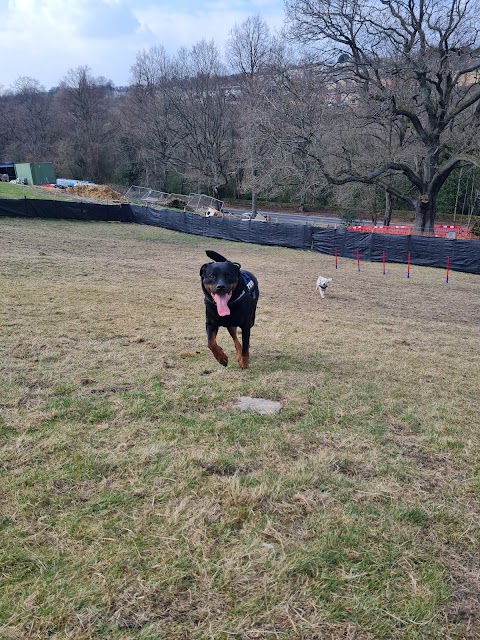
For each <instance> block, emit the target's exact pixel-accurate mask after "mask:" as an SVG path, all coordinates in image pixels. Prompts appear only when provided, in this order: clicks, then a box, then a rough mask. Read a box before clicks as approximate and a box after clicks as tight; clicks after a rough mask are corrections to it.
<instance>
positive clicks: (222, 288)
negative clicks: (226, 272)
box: [216, 284, 227, 292]
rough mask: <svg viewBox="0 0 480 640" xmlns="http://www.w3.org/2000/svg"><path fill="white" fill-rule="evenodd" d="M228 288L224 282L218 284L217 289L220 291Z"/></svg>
mask: <svg viewBox="0 0 480 640" xmlns="http://www.w3.org/2000/svg"><path fill="white" fill-rule="evenodd" d="M226 288H227V287H226V286H225V285H224V284H217V286H216V290H217V291H218V292H220V291H225V289H226Z"/></svg>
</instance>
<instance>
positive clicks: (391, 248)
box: [0, 199, 480, 274]
mask: <svg viewBox="0 0 480 640" xmlns="http://www.w3.org/2000/svg"><path fill="white" fill-rule="evenodd" d="M0 216H24V217H39V218H63V219H70V220H103V221H118V222H136V223H139V224H147V225H153V226H157V227H163V228H164V229H171V230H172V231H179V232H181V233H191V234H195V235H199V236H205V237H208V238H218V239H222V240H232V241H234V242H250V243H255V244H264V245H271V246H278V247H289V248H293V249H304V250H312V251H318V252H319V253H324V254H328V255H332V256H333V255H334V254H335V253H337V255H338V256H339V257H344V258H351V259H355V258H356V257H357V251H358V256H359V257H360V259H361V260H367V261H373V262H381V261H382V259H383V252H385V258H386V261H387V262H399V263H404V264H406V263H407V260H408V255H409V254H410V263H411V264H412V265H421V266H425V267H441V268H445V267H446V265H447V260H448V258H449V259H450V261H449V266H450V269H452V270H454V271H465V272H468V273H476V274H480V241H477V240H451V239H447V238H432V237H426V236H417V235H405V236H402V235H388V234H376V233H361V232H357V231H347V230H345V229H333V228H326V229H325V228H319V227H313V226H311V225H307V224H305V225H302V224H288V223H273V222H267V223H262V222H256V221H254V220H240V219H237V218H230V217H223V218H222V217H209V218H206V217H203V216H199V215H197V214H194V213H189V212H177V211H172V210H170V209H150V208H149V207H140V206H135V205H129V204H121V205H104V204H93V203H86V202H66V201H61V200H30V199H25V200H0Z"/></svg>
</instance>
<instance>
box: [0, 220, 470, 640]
mask: <svg viewBox="0 0 480 640" xmlns="http://www.w3.org/2000/svg"><path fill="white" fill-rule="evenodd" d="M207 248H211V249H215V250H217V251H219V252H220V253H222V254H224V255H226V256H227V257H229V258H231V259H232V260H235V261H238V262H240V263H241V264H242V265H243V266H244V267H245V268H247V269H249V270H251V271H253V272H254V273H255V274H256V275H257V277H258V280H259V283H260V292H261V293H260V301H259V306H258V312H257V323H256V326H255V327H254V329H253V330H252V344H251V355H252V358H251V368H250V369H249V370H248V371H241V370H239V369H238V367H237V365H236V362H235V359H234V348H233V343H232V341H231V339H230V336H229V335H228V333H227V332H226V331H225V330H221V331H220V333H219V342H220V344H221V345H222V346H223V347H224V349H225V351H226V352H227V353H228V355H229V356H230V357H231V363H230V364H229V366H228V368H227V369H224V368H222V367H220V365H218V363H217V362H216V361H215V360H214V359H213V357H212V356H211V354H210V352H209V351H208V349H207V347H206V336H205V328H204V321H205V314H204V304H203V298H202V293H201V289H200V281H199V270H200V266H201V265H202V263H203V262H206V261H207V258H206V256H205V249H207ZM319 274H322V275H325V276H332V277H333V283H332V284H331V285H330V286H329V288H328V291H327V296H326V298H325V299H324V300H321V299H320V296H319V295H318V293H317V292H316V291H315V282H316V279H317V277H318V275H319ZM444 275H445V274H444V273H443V272H442V271H440V270H434V269H424V268H420V267H412V271H411V279H410V280H407V279H406V269H405V266H404V265H388V267H387V275H386V276H385V277H383V276H382V273H381V265H379V264H373V263H365V264H363V265H362V271H361V272H360V273H357V271H356V265H355V264H354V263H353V261H352V262H351V261H347V260H341V261H340V268H339V270H338V271H335V269H334V261H333V258H332V257H329V256H323V255H320V254H313V253H308V252H301V251H294V250H289V249H281V248H273V247H262V246H256V245H246V244H235V243H228V242H220V241H216V240H211V239H206V238H200V237H194V236H185V235H181V234H175V233H171V232H168V231H164V230H162V229H158V228H152V227H143V226H138V225H122V224H115V223H110V224H108V223H80V222H70V221H69V222H60V221H56V222H53V221H41V220H16V219H5V218H4V219H0V322H1V325H0V326H1V329H0V331H1V341H0V456H1V457H0V474H1V491H2V514H1V515H0V565H1V568H0V571H1V575H2V581H1V584H0V637H2V638H3V637H4V638H16V639H17V638H25V639H27V638H28V639H43V638H47V637H49V638H56V639H60V638H62V639H63V638H74V639H75V640H83V639H87V638H88V639H91V638H98V639H100V638H108V639H111V638H118V639H120V638H121V639H122V640H124V639H127V638H128V639H130V638H131V639H134V638H135V639H137V638H139V639H140V638H142V639H147V638H148V639H152V638H162V639H163V638H165V639H167V640H175V639H181V638H188V639H193V638H200V639H205V640H207V639H211V638H214V639H215V640H220V639H221V640H227V639H230V638H237V639H238V640H250V639H252V640H253V639H254V638H262V639H263V638H281V639H282V640H285V639H292V640H293V639H299V638H302V639H305V640H307V639H308V640H314V639H320V638H322V639H323V638H328V639H333V640H335V639H340V638H362V640H363V639H372V640H373V639H375V640H377V639H379V638H385V639H387V638H388V639H394V638H396V639H399V640H400V639H402V640H403V639H404V638H409V639H420V638H475V637H478V635H475V634H477V633H478V632H477V630H478V626H479V624H480V610H479V607H478V602H479V598H480V581H479V579H478V573H477V572H476V571H475V567H477V566H478V561H479V557H478V536H479V533H480V527H479V512H478V509H479V505H478V488H479V487H478V454H477V452H478V448H479V444H480V442H479V434H478V426H479V425H478V415H479V409H480V406H479V393H478V380H479V379H480V365H479V358H478V354H479V345H480V323H479V318H480V306H479V300H480V279H479V278H478V276H474V275H469V274H461V273H455V272H451V273H450V282H449V284H448V285H447V284H445V280H444ZM240 395H251V396H257V397H264V398H269V399H273V400H279V401H280V402H282V404H283V410H282V412H281V413H280V414H278V415H276V416H257V415H251V414H248V415H247V414H239V413H238V411H237V410H236V409H235V408H234V407H235V403H236V399H237V398H238V396H240Z"/></svg>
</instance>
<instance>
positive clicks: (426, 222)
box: [414, 194, 436, 233]
mask: <svg viewBox="0 0 480 640" xmlns="http://www.w3.org/2000/svg"><path fill="white" fill-rule="evenodd" d="M435 201H436V198H435V197H434V196H432V195H430V196H429V195H428V194H423V195H421V196H420V198H419V199H418V200H417V201H416V204H415V227H414V231H421V232H422V233H433V231H434V225H435V203H436V202H435Z"/></svg>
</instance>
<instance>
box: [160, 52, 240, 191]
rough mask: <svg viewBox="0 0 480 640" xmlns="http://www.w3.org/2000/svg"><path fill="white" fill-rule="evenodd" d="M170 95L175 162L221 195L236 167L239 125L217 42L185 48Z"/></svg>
mask: <svg viewBox="0 0 480 640" xmlns="http://www.w3.org/2000/svg"><path fill="white" fill-rule="evenodd" d="M174 64H175V70H174V78H173V79H172V83H171V85H170V90H169V96H170V105H171V109H172V114H173V115H174V116H175V119H174V121H172V126H174V127H175V128H176V135H177V137H178V140H179V145H178V147H177V153H176V157H175V162H176V166H177V167H178V170H179V171H182V173H183V175H184V177H185V178H186V179H188V180H189V181H190V183H193V184H195V183H196V184H197V186H198V187H201V185H204V184H205V185H206V186H207V187H208V188H209V190H210V191H211V192H212V194H213V195H214V196H215V197H221V196H222V189H223V188H224V187H225V185H227V183H228V181H229V177H230V172H231V164H232V157H233V152H234V147H235V127H234V123H233V118H232V108H231V98H230V92H229V88H228V83H227V81H226V70H225V68H224V66H223V64H222V62H221V60H220V55H219V52H218V50H217V48H216V47H215V45H214V43H213V42H207V41H205V40H202V41H200V42H198V43H197V44H195V45H194V46H193V47H192V48H191V49H190V50H187V49H181V50H180V51H179V53H178V55H177V56H176V58H175V60H174Z"/></svg>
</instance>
